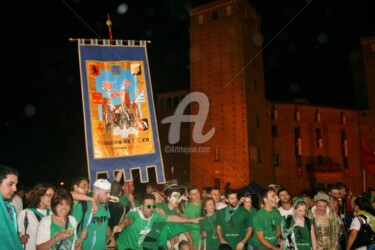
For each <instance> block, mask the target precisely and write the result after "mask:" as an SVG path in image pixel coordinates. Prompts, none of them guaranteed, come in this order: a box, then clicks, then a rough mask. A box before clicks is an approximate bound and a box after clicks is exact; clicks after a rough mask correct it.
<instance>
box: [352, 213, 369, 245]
mask: <svg viewBox="0 0 375 250" xmlns="http://www.w3.org/2000/svg"><path fill="white" fill-rule="evenodd" d="M370 216H371V215H370ZM371 217H372V219H373V220H375V217H374V216H371ZM366 218H367V219H366V223H368V224H370V218H369V217H368V216H366ZM361 220H362V223H364V219H363V218H361ZM360 228H361V222H359V219H358V216H356V217H354V218H353V220H352V224H350V230H353V229H354V230H357V231H359V229H360ZM366 249H367V248H366V247H365V246H364V247H358V248H356V250H366Z"/></svg>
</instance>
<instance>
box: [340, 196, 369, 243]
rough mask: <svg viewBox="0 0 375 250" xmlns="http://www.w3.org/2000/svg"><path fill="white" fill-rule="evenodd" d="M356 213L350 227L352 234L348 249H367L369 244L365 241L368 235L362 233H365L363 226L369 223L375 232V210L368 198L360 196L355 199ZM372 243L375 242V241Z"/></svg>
mask: <svg viewBox="0 0 375 250" xmlns="http://www.w3.org/2000/svg"><path fill="white" fill-rule="evenodd" d="M354 215H355V217H354V218H353V221H352V223H351V225H350V228H349V229H350V234H349V237H348V242H347V244H346V249H347V250H350V249H356V250H366V249H367V247H366V246H367V244H364V243H365V241H366V238H368V237H367V236H366V235H361V234H363V233H364V232H363V231H361V227H364V226H365V224H368V225H370V227H371V230H372V232H373V233H375V210H374V208H373V207H372V206H371V202H370V201H369V200H368V199H366V198H364V197H358V198H356V199H355V201H354ZM372 243H373V244H374V242H372ZM363 244H364V245H363Z"/></svg>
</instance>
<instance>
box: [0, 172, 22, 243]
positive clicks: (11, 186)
mask: <svg viewBox="0 0 375 250" xmlns="http://www.w3.org/2000/svg"><path fill="white" fill-rule="evenodd" d="M18 175H19V172H18V170H16V169H13V168H10V167H7V166H0V245H1V247H2V249H5V250H21V249H22V245H21V242H20V238H19V237H18V226H17V216H16V210H15V209H14V207H13V206H12V205H11V204H10V203H9V200H10V199H11V198H12V196H13V194H14V193H15V192H16V191H17V183H18ZM21 234H22V236H21V240H22V241H24V242H25V241H27V239H28V237H27V235H26V236H24V235H23V232H21Z"/></svg>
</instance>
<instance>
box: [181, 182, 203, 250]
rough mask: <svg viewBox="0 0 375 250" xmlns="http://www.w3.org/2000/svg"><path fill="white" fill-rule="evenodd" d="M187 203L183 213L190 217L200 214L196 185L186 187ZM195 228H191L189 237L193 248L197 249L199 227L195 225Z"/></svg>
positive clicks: (199, 197) (199, 200)
mask: <svg viewBox="0 0 375 250" xmlns="http://www.w3.org/2000/svg"><path fill="white" fill-rule="evenodd" d="M187 191H188V195H189V204H188V205H187V206H186V208H185V209H184V215H185V216H186V217H188V218H190V219H194V218H198V217H200V216H201V196H200V193H199V190H198V187H197V186H194V185H192V186H189V187H188V190H187ZM194 227H195V230H192V231H191V232H190V233H191V238H192V239H193V250H196V249H198V246H199V241H200V236H201V234H200V228H199V225H195V226H194Z"/></svg>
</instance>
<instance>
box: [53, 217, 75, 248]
mask: <svg viewBox="0 0 375 250" xmlns="http://www.w3.org/2000/svg"><path fill="white" fill-rule="evenodd" d="M69 228H73V229H74V227H73V226H72V224H71V223H70V222H69V225H68V229H69ZM64 229H65V226H59V225H57V224H56V223H55V222H54V221H53V220H51V227H50V238H52V237H53V236H55V235H56V234H58V233H59V232H60V231H62V230H64ZM73 243H74V236H71V237H69V238H66V239H65V240H63V242H62V243H61V246H60V248H59V250H71V249H73V247H72V246H73ZM59 244H60V241H58V242H56V244H55V245H53V247H51V249H56V248H57V246H58V245H59Z"/></svg>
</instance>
